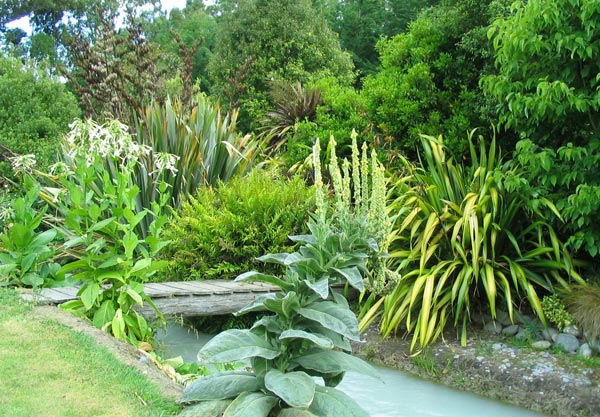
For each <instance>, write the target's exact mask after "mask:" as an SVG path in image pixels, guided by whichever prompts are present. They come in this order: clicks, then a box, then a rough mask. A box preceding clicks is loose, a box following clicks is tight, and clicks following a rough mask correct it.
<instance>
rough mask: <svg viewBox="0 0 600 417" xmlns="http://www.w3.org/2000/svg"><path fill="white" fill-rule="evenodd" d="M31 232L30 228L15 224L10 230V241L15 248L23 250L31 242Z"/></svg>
mask: <svg viewBox="0 0 600 417" xmlns="http://www.w3.org/2000/svg"><path fill="white" fill-rule="evenodd" d="M32 237H33V230H32V229H31V227H30V226H28V225H25V224H21V223H15V224H14V225H13V226H12V227H11V229H10V239H11V240H12V242H13V244H14V245H15V246H16V247H17V248H24V247H26V246H27V245H29V243H30V242H31V239H32Z"/></svg>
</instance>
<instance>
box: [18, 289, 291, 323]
mask: <svg viewBox="0 0 600 417" xmlns="http://www.w3.org/2000/svg"><path fill="white" fill-rule="evenodd" d="M77 291H79V288H77V287H60V288H44V289H42V290H41V291H39V292H31V293H23V294H22V295H21V296H22V297H23V298H24V299H26V300H27V301H32V302H35V303H39V304H62V303H64V302H67V301H70V300H75V299H77V298H78V296H77ZM278 291H281V290H280V288H279V287H276V286H274V285H269V284H265V283H261V282H255V283H247V282H233V281H226V280H207V281H185V282H161V283H151V284H144V292H145V293H146V294H147V295H148V296H149V297H150V298H151V299H152V301H153V302H154V304H155V305H156V307H157V308H158V309H159V310H160V311H161V312H162V313H163V314H164V315H165V317H167V316H184V317H194V316H212V315H219V314H231V313H234V312H236V311H238V310H239V309H241V308H242V307H244V306H246V305H247V304H249V303H250V302H252V301H253V300H254V299H255V298H256V297H257V296H258V295H260V294H267V293H273V292H278ZM139 311H140V312H141V313H142V314H143V315H144V316H146V317H155V316H156V313H155V312H154V309H152V307H150V306H149V305H147V304H146V305H144V307H143V308H141V309H140V310H139Z"/></svg>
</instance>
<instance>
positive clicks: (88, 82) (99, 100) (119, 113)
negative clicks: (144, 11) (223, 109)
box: [61, 8, 163, 123]
mask: <svg viewBox="0 0 600 417" xmlns="http://www.w3.org/2000/svg"><path fill="white" fill-rule="evenodd" d="M96 13H97V14H96V15H95V16H93V18H94V21H93V22H90V23H91V25H89V26H88V24H87V23H86V24H83V25H82V26H79V27H75V28H72V29H71V30H70V33H69V36H68V37H67V38H65V44H66V46H67V51H68V57H69V61H70V62H71V65H72V66H73V69H72V70H69V69H67V68H65V67H63V68H61V72H62V73H63V75H64V76H66V77H67V78H68V79H69V81H70V82H71V86H72V87H73V88H74V90H75V91H76V93H77V95H78V97H79V100H80V103H81V106H82V108H83V109H84V111H85V113H86V115H87V116H89V117H93V118H94V119H96V120H104V119H119V120H121V121H122V122H125V123H128V122H129V121H130V120H132V116H133V114H134V113H136V112H138V111H141V109H142V108H143V107H144V105H145V104H147V103H149V102H150V101H152V100H153V99H161V98H162V95H161V94H163V91H162V90H161V89H162V85H163V77H162V73H161V72H160V71H159V69H158V68H157V65H156V63H157V61H158V51H157V50H156V48H154V47H153V46H152V45H151V44H150V43H149V42H148V40H147V38H146V35H145V33H144V31H143V27H142V25H141V23H140V22H139V20H137V18H136V16H135V12H134V10H133V9H131V8H128V9H127V15H126V19H125V22H124V26H123V27H121V28H118V27H117V26H118V25H117V21H118V18H119V17H118V14H117V11H111V10H108V11H105V10H100V9H98V10H97V12H96Z"/></svg>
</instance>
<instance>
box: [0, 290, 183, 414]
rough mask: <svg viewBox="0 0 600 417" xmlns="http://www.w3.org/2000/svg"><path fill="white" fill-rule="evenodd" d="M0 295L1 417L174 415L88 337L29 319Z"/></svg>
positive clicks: (170, 405) (170, 404)
mask: <svg viewBox="0 0 600 417" xmlns="http://www.w3.org/2000/svg"><path fill="white" fill-rule="evenodd" d="M31 309H32V307H30V306H28V305H26V304H24V303H23V302H21V301H20V299H19V297H18V295H17V294H16V293H15V292H14V291H12V290H7V289H0V335H2V336H1V337H0V358H2V360H0V392H2V396H0V416H11V417H31V416H45V417H103V416H106V417H108V416H110V417H134V416H135V417H154V416H169V415H174V414H175V413H176V411H177V410H178V406H177V405H176V404H175V402H174V401H172V400H167V399H165V398H164V397H163V396H162V395H161V394H160V392H159V390H158V388H157V387H156V386H154V385H152V384H151V383H150V382H149V381H148V380H147V379H146V378H145V377H144V376H143V375H142V374H141V373H139V372H138V371H137V370H135V369H133V368H130V367H127V366H125V365H123V364H122V363H120V362H119V361H118V360H117V359H116V358H115V357H114V356H113V355H112V354H111V353H110V352H108V351H107V350H106V349H104V348H102V347H99V346H98V345H96V344H95V342H94V341H93V340H92V339H91V338H90V337H88V336H86V335H83V334H80V333H77V332H75V331H73V330H71V329H69V328H67V327H66V326H63V325H61V324H59V323H57V322H55V321H52V320H49V319H40V318H38V317H36V316H35V315H33V314H31Z"/></svg>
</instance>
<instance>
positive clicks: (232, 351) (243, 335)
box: [198, 329, 279, 363]
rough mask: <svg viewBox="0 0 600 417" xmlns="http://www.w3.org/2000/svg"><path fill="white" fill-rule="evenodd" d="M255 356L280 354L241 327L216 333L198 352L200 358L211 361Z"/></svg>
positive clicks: (229, 360)
mask: <svg viewBox="0 0 600 417" xmlns="http://www.w3.org/2000/svg"><path fill="white" fill-rule="evenodd" d="M255 356H258V357H261V358H265V359H273V358H276V357H277V356H279V351H278V350H277V349H275V348H274V347H273V346H271V344H270V343H269V342H267V341H266V340H265V339H263V338H261V337H259V336H257V335H255V334H254V333H252V332H251V331H250V330H239V329H232V330H227V331H225V332H222V333H220V334H218V335H216V336H215V337H214V338H212V339H211V340H210V341H209V342H208V343H207V344H206V345H204V347H202V349H200V352H198V360H200V361H202V362H209V363H224V362H235V361H241V360H244V359H248V358H252V357H255Z"/></svg>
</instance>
